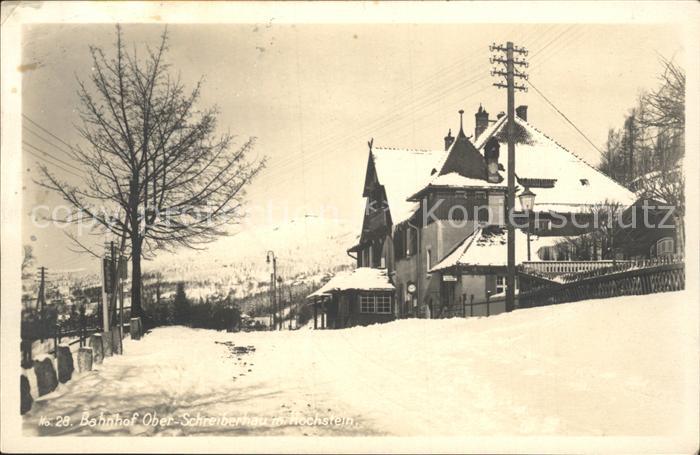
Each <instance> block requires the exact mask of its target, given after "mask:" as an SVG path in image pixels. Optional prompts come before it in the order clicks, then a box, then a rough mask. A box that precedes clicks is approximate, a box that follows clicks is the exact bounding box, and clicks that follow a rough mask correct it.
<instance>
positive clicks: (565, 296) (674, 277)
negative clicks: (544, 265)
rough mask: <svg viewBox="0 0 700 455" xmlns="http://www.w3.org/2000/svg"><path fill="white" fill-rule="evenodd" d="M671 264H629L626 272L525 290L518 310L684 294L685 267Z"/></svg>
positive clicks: (660, 262)
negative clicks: (641, 296)
mask: <svg viewBox="0 0 700 455" xmlns="http://www.w3.org/2000/svg"><path fill="white" fill-rule="evenodd" d="M670 261H671V259H664V260H660V261H647V264H646V266H643V267H641V266H639V267H638V266H637V265H634V266H632V267H630V266H629V265H628V266H627V269H626V270H621V271H612V272H611V271H610V270H607V271H605V272H604V273H603V272H599V271H597V270H596V271H594V272H595V274H592V275H591V276H578V277H576V279H574V278H570V279H569V281H568V282H565V283H563V284H551V285H544V286H541V287H539V288H537V287H536V286H533V288H534V289H531V290H525V289H521V293H520V296H519V304H518V307H519V308H530V307H537V306H544V305H554V304H558V303H566V302H576V301H579V300H587V299H604V298H609V297H618V296H623V295H644V294H653V293H657V292H670V291H680V290H682V289H684V288H685V264H684V263H683V262H670ZM641 264H643V263H640V265H641ZM600 270H603V269H600ZM586 273H591V272H586ZM526 279H527V277H526V276H523V275H521V277H520V282H521V285H525V286H528V284H527V283H526Z"/></svg>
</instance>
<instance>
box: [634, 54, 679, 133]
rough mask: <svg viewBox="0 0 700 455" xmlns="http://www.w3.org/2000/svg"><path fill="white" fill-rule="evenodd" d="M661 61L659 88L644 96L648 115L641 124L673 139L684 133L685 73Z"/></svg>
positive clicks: (673, 64) (667, 61)
mask: <svg viewBox="0 0 700 455" xmlns="http://www.w3.org/2000/svg"><path fill="white" fill-rule="evenodd" d="M661 61H662V64H663V66H664V72H663V73H661V76H660V77H659V79H660V85H659V88H658V89H656V90H655V91H653V92H650V93H647V94H646V95H645V96H644V102H645V104H646V106H647V109H648V113H647V115H646V116H645V119H644V121H643V122H644V125H645V126H647V127H653V128H656V129H658V130H659V131H660V132H665V133H667V134H670V135H671V137H672V138H673V137H676V136H678V135H681V136H682V135H683V134H684V132H685V72H684V71H683V69H682V68H681V67H679V66H678V65H677V64H675V63H674V62H673V61H672V60H668V59H666V58H663V57H662V59H661Z"/></svg>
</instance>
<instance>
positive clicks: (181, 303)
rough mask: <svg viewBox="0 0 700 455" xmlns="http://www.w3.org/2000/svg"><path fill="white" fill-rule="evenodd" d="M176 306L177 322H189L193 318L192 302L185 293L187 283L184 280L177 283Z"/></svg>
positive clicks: (183, 323) (182, 323) (185, 323)
mask: <svg viewBox="0 0 700 455" xmlns="http://www.w3.org/2000/svg"><path fill="white" fill-rule="evenodd" d="M174 307H175V308H174V313H175V315H174V319H175V324H181V325H187V324H189V323H190V319H191V311H190V302H189V300H187V296H186V295H185V283H183V282H182V281H181V282H179V283H177V290H176V291H175V304H174Z"/></svg>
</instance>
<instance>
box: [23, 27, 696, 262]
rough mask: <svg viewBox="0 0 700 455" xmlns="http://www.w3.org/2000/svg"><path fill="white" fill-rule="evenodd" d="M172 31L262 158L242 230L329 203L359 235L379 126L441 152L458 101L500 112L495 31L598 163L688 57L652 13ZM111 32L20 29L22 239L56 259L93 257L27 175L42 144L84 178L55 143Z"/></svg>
mask: <svg viewBox="0 0 700 455" xmlns="http://www.w3.org/2000/svg"><path fill="white" fill-rule="evenodd" d="M123 30H124V37H125V41H126V43H127V45H128V46H129V47H132V46H135V47H136V48H137V49H138V50H139V52H141V53H145V46H146V45H150V46H156V45H157V44H158V40H159V35H160V34H161V33H162V32H163V26H162V25H145V24H139V25H130V24H126V25H124V26H123ZM168 32H169V37H170V41H169V43H170V44H169V52H168V54H167V60H168V62H169V63H170V64H171V65H172V71H174V72H179V74H180V75H181V77H182V80H183V82H184V83H185V85H186V86H189V87H192V86H193V85H194V84H195V83H196V81H198V80H199V79H200V78H202V77H203V80H204V86H203V90H202V98H201V102H200V106H202V107H206V106H212V105H217V106H218V108H219V110H220V116H219V127H220V132H222V133H223V132H226V131H229V132H231V133H232V134H234V135H235V136H236V137H237V141H238V143H242V142H243V141H244V140H245V139H247V138H248V137H256V138H257V142H256V147H255V150H254V154H256V155H257V156H259V157H261V158H262V157H266V158H267V160H268V165H267V168H266V169H265V170H264V171H263V172H262V173H261V174H260V175H259V176H258V178H257V179H256V180H255V181H254V182H253V183H252V185H251V186H250V187H249V188H248V191H247V211H248V213H249V214H250V216H249V218H248V219H247V221H246V224H245V225H243V226H240V227H237V228H235V229H251V228H253V227H254V226H256V225H261V224H266V223H279V222H281V221H283V220H284V219H285V218H294V217H298V216H301V215H304V214H315V215H318V214H324V215H325V216H328V217H339V218H342V219H345V220H350V221H351V222H356V224H357V226H358V232H359V229H360V220H361V216H362V211H363V206H364V201H363V199H362V184H363V179H364V173H365V168H366V162H367V152H368V148H367V141H368V140H370V138H373V139H374V144H375V145H376V146H389V147H403V148H419V149H434V148H442V147H443V137H444V136H445V135H446V133H447V131H448V129H450V128H451V129H452V131H453V133H454V132H456V131H458V129H459V115H458V114H457V111H458V110H459V109H464V110H465V118H464V122H465V125H464V126H465V130H466V132H467V134H468V135H469V134H473V130H474V115H473V114H474V113H475V112H476V110H477V109H478V107H479V104H482V105H483V107H484V108H485V109H486V110H487V111H488V112H489V113H490V114H491V116H492V118H493V117H495V115H496V114H497V113H498V112H500V111H504V110H505V109H506V92H505V91H504V90H499V89H497V88H496V87H494V86H492V83H493V82H495V81H496V79H495V78H494V77H492V76H491V75H490V70H491V68H492V65H491V64H490V63H489V56H490V52H489V44H491V43H493V42H495V43H503V42H505V41H507V40H511V41H513V42H514V43H515V44H516V45H517V46H523V47H525V48H527V49H528V50H529V51H530V52H529V54H528V56H527V57H525V59H526V60H527V61H528V62H529V67H528V68H527V69H526V72H527V73H528V74H529V77H530V81H531V82H532V84H533V85H535V86H536V87H537V88H538V89H539V90H540V91H541V92H542V93H543V94H544V95H545V96H546V97H547V98H548V99H549V100H550V101H551V102H552V103H553V104H554V105H555V106H556V107H557V108H558V109H559V110H560V111H561V112H563V113H564V114H565V115H566V116H567V117H568V118H569V119H570V120H571V121H572V122H573V123H574V124H575V125H576V126H577V127H578V128H579V129H580V130H581V131H582V132H583V133H584V134H585V135H586V136H587V137H588V138H589V139H590V141H591V142H592V143H593V144H594V145H595V147H594V146H593V145H591V144H590V143H589V142H588V141H587V140H586V139H585V138H584V137H582V136H581V134H580V133H578V132H577V131H576V130H575V129H574V128H573V127H572V126H571V125H570V124H568V123H567V122H566V121H565V120H564V119H563V118H562V116H561V115H560V114H559V113H557V112H556V111H555V110H554V109H553V108H552V107H551V106H550V105H549V104H548V103H547V102H546V101H545V100H544V99H543V98H542V97H541V96H540V95H539V94H538V93H537V92H535V91H534V90H530V91H528V92H527V93H521V92H518V93H516V105H520V104H526V105H528V120H529V122H530V123H532V124H533V125H534V126H536V127H537V128H538V129H540V130H542V131H543V132H545V133H546V134H548V135H549V136H550V137H553V138H554V139H555V140H556V141H557V142H559V143H560V144H562V145H563V146H565V147H566V148H568V149H569V150H571V151H573V152H574V153H576V154H577V155H579V156H581V157H582V158H583V159H585V160H586V161H588V162H589V163H591V164H593V165H595V164H597V163H598V162H599V159H600V154H599V152H598V150H596V147H597V148H598V149H601V150H602V149H604V146H605V140H606V138H607V133H608V129H609V128H611V127H616V128H617V127H620V126H621V125H622V122H623V118H624V115H625V113H626V112H627V111H628V110H629V109H630V108H631V107H632V106H633V105H634V104H635V102H636V99H637V97H638V96H639V94H640V93H641V92H642V91H643V90H649V89H653V88H654V87H656V86H657V83H658V79H657V78H658V75H659V73H660V72H661V70H662V68H661V64H660V56H663V57H666V58H673V59H674V60H675V61H677V62H679V63H680V64H682V63H683V59H684V58H685V55H684V50H683V37H682V36H680V34H679V32H678V30H677V29H674V28H672V27H670V26H664V25H658V24H656V25H655V24H648V25H618V24H611V25H585V24H542V25H538V24H524V25H517V24H505V25H499V24H439V25H429V24H396V25H381V24H366V25H343V24H340V25H339V24H333V25H316V24H296V25H295V24H273V23H267V24H262V23H261V24H225V25H224V24H221V25H218V24H215V25H212V24H202V25H183V24H176V25H170V26H169V27H168ZM114 40H115V29H114V26H113V25H106V24H105V25H95V24H63V25H59V24H34V25H29V26H25V27H24V30H23V43H22V63H23V68H24V69H25V70H24V73H23V80H22V100H23V106H22V109H23V114H24V115H25V116H26V117H27V118H28V119H31V120H32V122H34V123H33V124H32V123H30V122H28V121H25V123H24V127H23V131H22V133H23V136H22V137H23V141H24V142H25V145H24V150H23V169H24V175H23V178H24V180H23V182H24V186H23V191H24V194H23V212H24V215H25V217H24V219H23V220H22V222H23V243H24V244H30V245H33V246H34V251H35V254H36V256H37V257H38V259H39V262H41V264H43V265H46V266H48V267H54V268H63V269H65V268H72V267H79V266H82V265H84V264H85V261H86V260H88V259H89V258H88V257H86V256H84V255H83V256H78V255H77V254H75V253H71V252H69V251H68V247H69V246H70V241H69V240H68V239H67V238H66V237H65V235H64V233H63V232H62V229H61V228H58V227H44V228H39V227H37V226H34V225H33V223H32V222H31V212H32V209H33V208H35V207H37V206H39V205H46V206H48V207H49V208H51V209H52V208H54V207H56V206H57V204H60V203H61V201H60V199H59V198H58V197H57V196H56V195H53V194H51V193H48V192H47V191H46V190H43V189H41V188H39V187H38V186H37V185H36V183H35V182H34V180H35V179H37V178H38V177H39V174H38V165H37V159H38V158H37V155H38V156H39V157H42V158H41V159H42V160H43V161H49V162H50V163H53V164H49V168H50V169H52V170H54V171H55V172H56V173H57V174H59V175H63V176H64V177H65V178H66V180H68V181H70V182H72V183H79V178H78V177H76V176H74V175H71V174H69V173H67V172H65V171H63V170H62V169H60V168H59V166H62V165H61V163H60V162H59V161H57V160H59V159H60V160H62V161H65V162H70V158H69V157H67V156H66V155H65V152H64V151H62V149H63V150H65V149H66V148H67V147H66V146H65V145H64V144H63V143H62V142H60V141H63V142H65V143H67V144H71V145H78V144H81V142H80V141H81V139H80V138H79V136H78V135H77V133H76V131H75V128H74V126H73V125H75V124H77V123H78V121H79V117H78V112H77V106H78V99H77V94H76V91H77V82H76V78H80V79H83V80H86V79H88V78H89V76H90V73H91V71H92V65H91V61H90V56H89V49H88V47H89V46H90V45H94V46H99V47H102V48H104V50H105V51H106V52H107V53H108V54H109V53H110V52H112V51H113V43H114ZM36 125H40V126H41V128H43V130H42V129H40V128H38V127H37V126H36ZM47 131H48V132H50V133H51V134H52V135H53V136H49V135H48V134H47V133H46V132H47ZM42 137H43V139H42ZM59 139H60V141H59ZM27 144H31V145H27ZM32 146H33V147H32ZM28 151H29V152H31V153H29V152H28ZM44 153H47V154H49V155H51V156H52V157H53V158H45V157H44V155H43V154H44ZM62 167H66V166H62ZM235 229H234V230H235ZM348 246H350V245H348Z"/></svg>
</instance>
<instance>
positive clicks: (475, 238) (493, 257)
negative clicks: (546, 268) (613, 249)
mask: <svg viewBox="0 0 700 455" xmlns="http://www.w3.org/2000/svg"><path fill="white" fill-rule="evenodd" d="M565 238H566V237H541V236H537V235H530V250H531V257H532V259H533V260H538V259H541V258H540V257H539V256H538V253H539V251H540V249H541V248H543V247H551V246H554V245H556V244H557V243H559V242H560V241H562V240H564V239H565ZM507 257H508V242H507V231H506V229H505V228H504V227H500V226H487V227H485V228H482V227H479V228H477V229H476V230H475V231H474V232H473V233H472V234H471V235H470V236H469V237H467V238H466V239H464V241H463V242H462V243H461V244H459V245H458V246H457V247H456V248H455V249H454V250H452V252H451V253H449V254H448V255H447V256H446V257H445V258H444V259H443V260H441V261H440V262H439V263H437V264H436V265H434V266H433V267H432V268H431V269H430V272H438V271H440V270H444V269H448V268H450V267H455V266H496V267H499V266H503V267H505V266H506V265H507ZM524 261H527V234H526V233H524V232H522V231H521V230H520V229H516V230H515V262H516V263H521V262H524Z"/></svg>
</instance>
